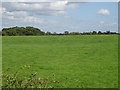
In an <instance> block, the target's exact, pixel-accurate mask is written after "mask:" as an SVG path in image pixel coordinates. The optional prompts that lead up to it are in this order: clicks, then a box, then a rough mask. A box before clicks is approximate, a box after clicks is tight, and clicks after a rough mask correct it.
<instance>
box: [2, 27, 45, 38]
mask: <svg viewBox="0 0 120 90" xmlns="http://www.w3.org/2000/svg"><path fill="white" fill-rule="evenodd" d="M44 34H45V32H43V31H41V30H40V29H38V28H34V27H30V26H28V27H18V26H16V27H11V28H3V29H2V35H3V36H24V35H34V36H36V35H44Z"/></svg>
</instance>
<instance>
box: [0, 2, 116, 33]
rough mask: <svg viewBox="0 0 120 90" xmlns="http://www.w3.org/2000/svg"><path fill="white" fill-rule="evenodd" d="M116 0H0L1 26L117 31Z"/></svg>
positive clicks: (55, 30)
mask: <svg viewBox="0 0 120 90" xmlns="http://www.w3.org/2000/svg"><path fill="white" fill-rule="evenodd" d="M117 5H118V3H117V2H86V3H82V2H79V3H78V2H76V3H75V2H69V1H68V0H65V1H56V2H44V3H43V2H36V3H35V2H3V3H2V7H1V8H0V11H1V10H2V27H0V28H5V27H13V26H24V27H25V26H34V27H37V28H40V29H41V30H43V31H45V32H47V31H50V32H64V31H70V32H87V31H93V30H96V31H99V30H100V31H108V30H110V31H116V32H117V31H118V30H117V25H118V7H117Z"/></svg>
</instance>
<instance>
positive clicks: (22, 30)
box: [0, 26, 117, 36]
mask: <svg viewBox="0 0 120 90" xmlns="http://www.w3.org/2000/svg"><path fill="white" fill-rule="evenodd" d="M101 34H117V33H116V32H110V31H106V32H102V31H98V32H97V31H92V32H82V33H81V32H69V31H64V33H56V32H44V31H42V30H40V29H38V28H35V27H31V26H28V27H18V26H16V27H10V28H3V29H2V31H0V35H2V36H40V35H101Z"/></svg>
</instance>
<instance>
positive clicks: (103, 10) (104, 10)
mask: <svg viewBox="0 0 120 90" xmlns="http://www.w3.org/2000/svg"><path fill="white" fill-rule="evenodd" d="M98 14H100V15H110V11H109V10H107V9H101V10H99V11H98Z"/></svg>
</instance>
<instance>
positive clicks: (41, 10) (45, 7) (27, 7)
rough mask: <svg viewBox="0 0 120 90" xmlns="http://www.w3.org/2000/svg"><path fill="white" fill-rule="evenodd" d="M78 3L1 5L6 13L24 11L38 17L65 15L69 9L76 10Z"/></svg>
mask: <svg viewBox="0 0 120 90" xmlns="http://www.w3.org/2000/svg"><path fill="white" fill-rule="evenodd" d="M77 7H78V3H69V2H68V1H56V2H49V3H45V2H44V3H35V2H34V3H28V2H27V3H26V2H9V3H7V2H6V3H3V8H6V9H7V11H9V12H13V11H26V12H28V13H30V14H33V13H34V14H38V15H60V14H65V13H66V10H67V9H69V8H77Z"/></svg>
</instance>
